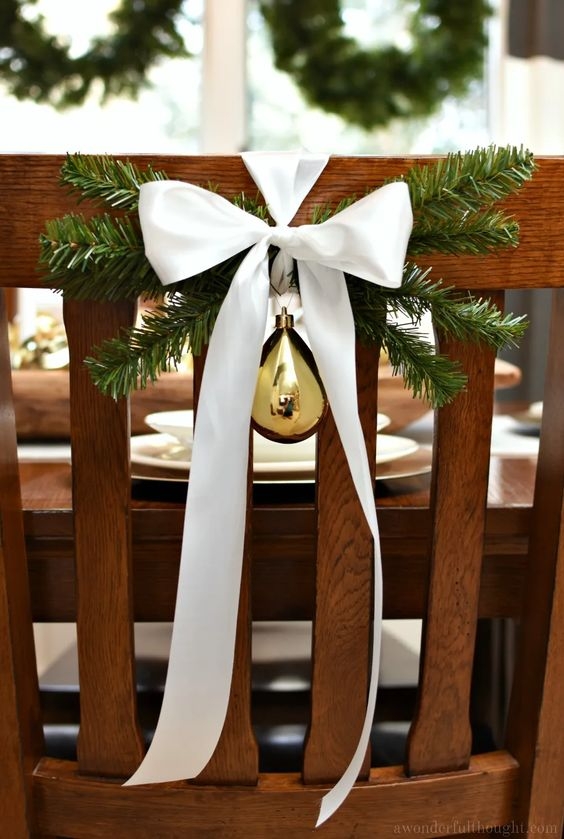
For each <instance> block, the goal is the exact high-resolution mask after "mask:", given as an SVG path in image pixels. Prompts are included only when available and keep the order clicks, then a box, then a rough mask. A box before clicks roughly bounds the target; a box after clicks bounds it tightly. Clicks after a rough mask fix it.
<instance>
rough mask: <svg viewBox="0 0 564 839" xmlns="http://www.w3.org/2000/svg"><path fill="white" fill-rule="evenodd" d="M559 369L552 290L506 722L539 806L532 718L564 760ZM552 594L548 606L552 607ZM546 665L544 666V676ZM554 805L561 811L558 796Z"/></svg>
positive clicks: (545, 782)
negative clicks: (524, 569)
mask: <svg viewBox="0 0 564 839" xmlns="http://www.w3.org/2000/svg"><path fill="white" fill-rule="evenodd" d="M563 369H564V289H557V290H555V291H554V292H553V307H552V320H551V327H550V342H549V348H548V359H547V367H546V380H545V392H544V400H543V416H542V427H541V436H540V446H539V458H538V469H537V481H536V486H535V498H534V513H533V519H532V522H531V535H530V542H529V551H530V559H529V563H528V567H527V574H526V578H525V586H524V598H523V615H522V621H521V632H520V638H519V648H518V651H517V658H516V663H515V679H514V684H513V689H512V693H511V702H510V707H509V714H508V723H507V746H508V748H510V749H511V750H512V752H513V753H514V754H515V755H516V757H517V759H518V760H519V762H520V764H521V765H522V767H523V773H524V776H525V777H524V779H523V783H524V785H525V786H526V785H527V784H528V783H532V784H534V785H535V787H536V790H537V793H538V792H539V791H542V790H543V787H545V788H546V792H543V793H542V799H541V800H545V799H546V796H547V794H549V793H550V791H553V790H554V786H555V784H557V785H559V787H560V790H561V785H562V776H561V775H560V776H559V775H558V773H557V772H556V773H555V769H554V766H553V765H551V768H550V771H546V770H544V771H543V770H542V761H538V760H537V758H538V755H539V750H538V747H537V748H535V742H536V735H537V726H538V725H539V718H540V720H541V723H542V725H543V729H544V730H543V732H542V733H543V737H544V740H543V746H544V747H545V748H546V749H547V750H548V752H549V753H550V754H551V755H553V756H554V757H556V756H558V755H560V756H562V755H563V754H564V735H563V733H562V725H561V719H562V703H563V701H564V700H563V692H564V691H563V688H562V685H564V674H563V673H562V662H563V661H564V647H563V638H562V633H563V630H562V626H563V624H564V617H563V611H562V610H563V604H562V599H563V591H564V580H563V571H562V564H563V561H564V433H563V429H564V389H563V388H562V370H563ZM559 566H560V567H559ZM553 592H554V593H555V600H554V602H553V603H552V604H551V598H552V594H553ZM549 653H550V655H549ZM547 660H548V664H547ZM545 666H547V667H548V671H547V672H545ZM548 679H550V680H552V685H551V687H552V692H550V691H547V684H546V681H547V680H548ZM558 685H559V687H558V688H556V686H558ZM545 692H547V693H548V695H549V696H550V698H551V700H552V702H551V703H546V700H544V699H543V694H544V693H545ZM562 760H564V758H562ZM539 765H540V766H541V771H540V774H539V769H538V766H539ZM560 765H562V761H561V764H560ZM563 768H564V767H563ZM559 801H560V804H561V805H562V803H563V799H562V795H561V794H560V796H559ZM560 817H562V810H561V811H560Z"/></svg>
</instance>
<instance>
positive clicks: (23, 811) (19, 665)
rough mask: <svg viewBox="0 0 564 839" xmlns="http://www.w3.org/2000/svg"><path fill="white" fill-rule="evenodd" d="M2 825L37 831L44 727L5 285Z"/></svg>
mask: <svg viewBox="0 0 564 839" xmlns="http://www.w3.org/2000/svg"><path fill="white" fill-rule="evenodd" d="M0 673H1V674H2V677H1V678H0V709H1V710H0V755H1V756H2V758H1V760H2V769H1V773H2V778H1V781H0V814H1V816H0V827H2V825H4V826H5V827H7V826H8V825H9V826H10V831H11V836H13V837H14V839H24V837H27V836H29V834H30V832H31V830H32V829H33V825H34V821H33V814H32V810H31V807H30V801H31V773H32V771H33V769H34V767H35V765H36V763H37V761H38V760H39V758H40V756H41V754H42V753H43V749H44V744H43V731H42V727H41V715H40V710H39V690H38V684H37V671H36V666H35V649H34V641H33V633H32V625H31V604H30V597H29V587H28V578H27V573H26V557H25V543H24V529H23V518H22V509H21V495H20V482H19V474H18V463H17V452H16V435H15V425H14V411H13V403H12V392H11V379H10V356H9V345H8V335H7V317H6V307H5V303H4V295H3V291H2V289H0Z"/></svg>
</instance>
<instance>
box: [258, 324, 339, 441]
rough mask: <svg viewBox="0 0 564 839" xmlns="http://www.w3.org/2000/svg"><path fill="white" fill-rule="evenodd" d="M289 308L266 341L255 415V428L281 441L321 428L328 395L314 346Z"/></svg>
mask: <svg viewBox="0 0 564 839" xmlns="http://www.w3.org/2000/svg"><path fill="white" fill-rule="evenodd" d="M293 326H294V318H293V315H289V314H288V313H287V311H286V309H285V308H283V309H282V312H281V314H280V315H277V316H276V328H275V330H274V332H273V333H272V335H271V336H270V338H268V340H267V341H266V343H265V345H264V347H263V350H262V357H261V362H260V369H259V374H258V379H257V386H256V390H255V399H254V403H253V410H252V415H251V420H252V425H253V428H254V429H255V430H256V431H258V432H259V434H262V436H263V437H266V438H268V439H269V440H274V441H275V442H277V443H297V442H298V441H299V440H305V439H306V437H310V436H311V435H312V434H314V433H315V431H316V430H317V426H318V425H319V423H320V422H321V420H322V419H323V417H324V415H325V413H326V411H327V397H326V395H325V390H324V388H323V384H322V382H321V379H320V377H319V373H318V372H317V365H316V363H315V360H314V358H313V355H312V353H311V350H310V349H309V347H308V346H307V344H306V343H305V342H304V340H303V339H302V338H301V337H300V335H299V334H298V333H297V332H296V331H295V329H294V328H293Z"/></svg>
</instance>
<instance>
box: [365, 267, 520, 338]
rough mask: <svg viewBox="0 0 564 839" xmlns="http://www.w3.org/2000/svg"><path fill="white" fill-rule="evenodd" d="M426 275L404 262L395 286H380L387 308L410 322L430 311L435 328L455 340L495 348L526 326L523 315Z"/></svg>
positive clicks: (416, 320)
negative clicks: (402, 272)
mask: <svg viewBox="0 0 564 839" xmlns="http://www.w3.org/2000/svg"><path fill="white" fill-rule="evenodd" d="M429 274H430V270H429V269H428V270H426V271H423V270H422V269H421V268H419V267H418V266H417V265H414V264H408V265H407V266H406V268H405V270H404V277H403V282H402V285H401V286H400V287H399V288H398V289H390V288H385V289H382V295H383V297H384V298H385V300H386V303H387V306H388V311H391V312H392V313H394V314H395V315H396V316H398V315H399V317H400V318H401V317H404V318H407V319H409V321H410V322H412V323H414V324H419V323H421V320H422V318H423V317H424V316H425V314H427V313H430V314H431V317H432V319H433V324H434V326H435V328H436V329H438V330H440V331H441V332H442V333H444V334H445V335H446V336H447V337H451V338H455V339H456V340H458V341H474V342H481V343H484V344H486V345H487V346H489V347H492V348H493V349H495V350H500V349H503V348H504V347H507V346H517V344H518V342H519V341H520V340H521V338H522V337H523V335H524V333H525V330H526V328H527V322H526V321H525V319H524V317H523V316H520V317H514V316H513V315H512V314H511V313H508V314H503V312H501V311H500V310H499V309H498V308H497V306H495V305H494V304H493V303H492V302H491V301H490V300H487V299H483V298H479V299H476V298H475V297H473V296H472V295H470V294H468V293H459V292H457V291H456V290H455V289H453V288H450V287H448V286H445V285H443V283H442V281H441V280H430V279H429Z"/></svg>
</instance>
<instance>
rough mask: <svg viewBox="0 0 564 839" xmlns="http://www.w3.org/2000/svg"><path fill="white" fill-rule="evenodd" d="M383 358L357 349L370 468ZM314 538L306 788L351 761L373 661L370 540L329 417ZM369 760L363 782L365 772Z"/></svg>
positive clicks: (321, 440)
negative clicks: (314, 584)
mask: <svg viewBox="0 0 564 839" xmlns="http://www.w3.org/2000/svg"><path fill="white" fill-rule="evenodd" d="M378 355H379V351H378V348H376V349H374V348H366V347H362V346H361V345H358V347H357V388H358V394H359V411H360V416H361V422H362V424H363V429H364V434H365V438H366V443H367V450H368V457H369V462H370V463H373V464H374V463H375V462H376V410H377V387H378ZM317 538H318V543H317V561H316V569H317V571H316V573H317V581H316V603H315V617H314V624H313V625H314V633H313V639H314V640H313V652H312V699H311V710H312V713H311V724H310V728H309V733H308V738H307V742H306V749H305V755H304V769H303V774H304V780H305V781H306V782H307V783H322V782H327V781H335V780H337V779H338V778H339V777H340V776H341V775H342V773H343V772H344V770H345V769H346V767H347V765H348V763H349V761H350V758H351V756H352V754H354V750H355V747H356V744H357V742H358V738H359V736H360V731H361V729H362V724H363V722H364V714H365V711H366V696H367V689H368V671H369V660H370V638H371V603H372V560H373V555H374V548H373V539H372V535H371V533H370V529H369V528H368V525H367V524H366V520H365V519H364V516H363V514H362V510H361V508H360V502H359V500H358V497H357V494H356V490H355V488H354V485H353V483H352V479H351V477H350V473H349V470H348V466H347V462H346V458H345V454H344V451H343V447H342V445H341V442H340V440H339V437H338V434H337V429H336V427H335V422H334V420H333V417H332V415H331V414H329V415H328V417H327V418H326V420H325V422H324V423H323V424H322V426H321V428H320V429H319V432H318V471H317ZM351 685H355V690H354V692H351V690H350V687H351ZM369 758H370V756H369V755H367V758H366V761H365V764H364V767H363V770H362V772H361V777H363V776H366V774H367V772H368V769H369V767H370V762H369Z"/></svg>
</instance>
